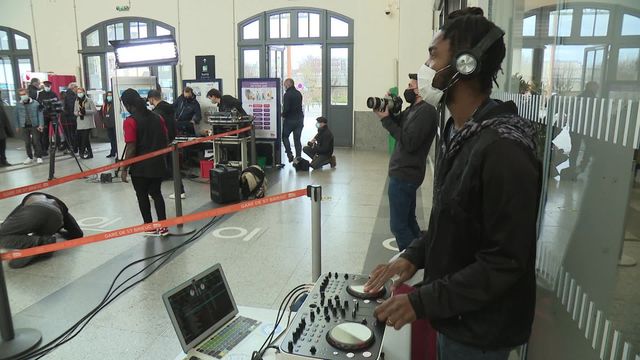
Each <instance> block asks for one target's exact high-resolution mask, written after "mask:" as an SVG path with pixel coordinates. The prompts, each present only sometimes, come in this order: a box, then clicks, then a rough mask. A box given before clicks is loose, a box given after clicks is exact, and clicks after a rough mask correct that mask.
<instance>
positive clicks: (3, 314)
mask: <svg viewBox="0 0 640 360" xmlns="http://www.w3.org/2000/svg"><path fill="white" fill-rule="evenodd" d="M0 333H2V342H0V359H11V358H13V357H16V356H18V355H21V354H24V353H25V352H27V351H29V350H31V349H33V348H34V347H35V346H37V345H38V344H40V341H41V340H42V334H41V333H40V331H38V330H35V329H17V330H14V329H13V320H12V319H11V308H10V307H9V297H8V296H7V284H6V283H5V281H4V269H3V268H2V264H0Z"/></svg>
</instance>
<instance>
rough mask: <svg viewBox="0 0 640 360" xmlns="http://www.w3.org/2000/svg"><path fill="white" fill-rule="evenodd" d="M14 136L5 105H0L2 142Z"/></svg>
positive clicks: (0, 134) (0, 138) (0, 135)
mask: <svg viewBox="0 0 640 360" xmlns="http://www.w3.org/2000/svg"><path fill="white" fill-rule="evenodd" d="M12 136H13V127H12V126H11V123H10V122H9V117H8V116H7V113H6V112H5V111H4V104H2V103H0V140H2V139H6V138H8V137H12Z"/></svg>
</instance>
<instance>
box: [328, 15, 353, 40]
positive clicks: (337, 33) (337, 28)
mask: <svg viewBox="0 0 640 360" xmlns="http://www.w3.org/2000/svg"><path fill="white" fill-rule="evenodd" d="M345 36H349V24H347V23H346V22H344V21H342V20H340V19H336V18H334V17H332V18H331V37H345Z"/></svg>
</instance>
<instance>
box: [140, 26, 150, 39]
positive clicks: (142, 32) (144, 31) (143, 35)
mask: <svg viewBox="0 0 640 360" xmlns="http://www.w3.org/2000/svg"><path fill="white" fill-rule="evenodd" d="M138 36H139V37H140V39H144V38H146V37H147V36H148V35H147V24H146V23H138Z"/></svg>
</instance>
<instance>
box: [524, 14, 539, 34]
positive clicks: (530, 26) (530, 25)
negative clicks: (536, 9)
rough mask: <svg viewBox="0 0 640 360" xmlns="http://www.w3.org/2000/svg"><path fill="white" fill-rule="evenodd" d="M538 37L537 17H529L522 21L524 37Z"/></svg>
mask: <svg viewBox="0 0 640 360" xmlns="http://www.w3.org/2000/svg"><path fill="white" fill-rule="evenodd" d="M535 35H536V16H535V15H533V16H529V17H527V18H524V20H522V36H535Z"/></svg>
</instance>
